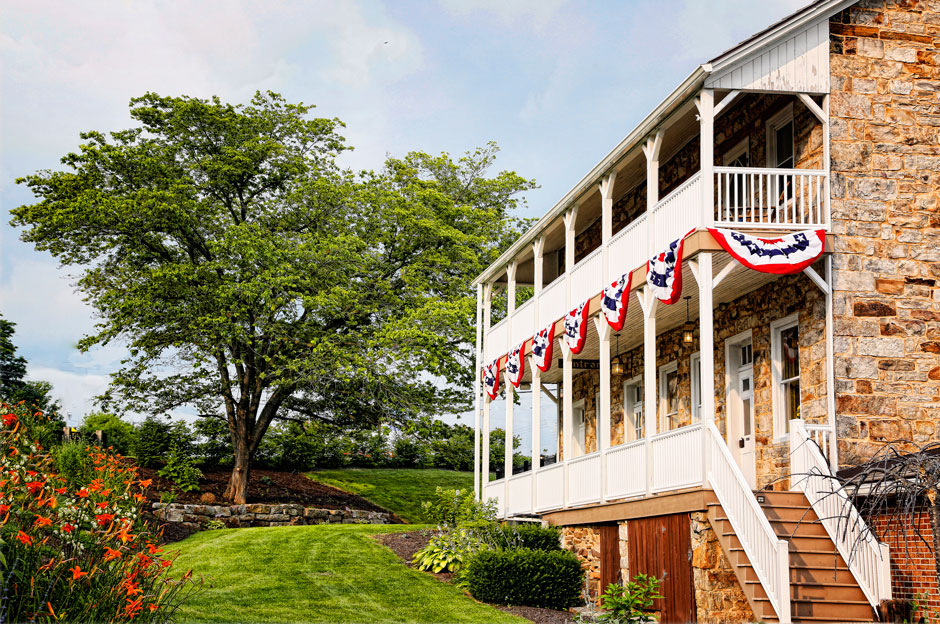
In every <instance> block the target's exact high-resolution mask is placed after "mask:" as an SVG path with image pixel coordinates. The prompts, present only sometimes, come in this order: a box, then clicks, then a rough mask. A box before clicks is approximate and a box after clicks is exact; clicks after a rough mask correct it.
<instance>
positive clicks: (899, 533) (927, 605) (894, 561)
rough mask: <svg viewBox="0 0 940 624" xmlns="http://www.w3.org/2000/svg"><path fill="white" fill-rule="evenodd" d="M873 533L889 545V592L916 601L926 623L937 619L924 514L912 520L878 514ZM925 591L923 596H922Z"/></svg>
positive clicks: (938, 595) (939, 592) (939, 590)
mask: <svg viewBox="0 0 940 624" xmlns="http://www.w3.org/2000/svg"><path fill="white" fill-rule="evenodd" d="M875 530H876V533H877V534H878V535H880V536H883V537H882V541H884V542H886V543H887V544H888V545H889V546H890V547H891V591H892V593H893V597H894V599H895V600H915V599H916V600H918V601H919V602H920V603H921V605H923V608H922V611H921V614H920V615H923V616H925V617H926V618H927V621H928V622H940V583H938V582H937V569H936V560H935V559H934V552H933V544H932V539H933V537H932V536H933V532H932V531H931V528H930V518H929V517H928V515H927V514H926V513H920V514H917V516H916V519H915V521H914V522H904V523H898V522H893V521H892V522H889V518H888V517H882V518H880V519H879V521H878V522H877V523H876V525H875ZM924 594H926V596H925V595H924Z"/></svg>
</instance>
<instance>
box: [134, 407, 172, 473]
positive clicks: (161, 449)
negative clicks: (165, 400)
mask: <svg viewBox="0 0 940 624" xmlns="http://www.w3.org/2000/svg"><path fill="white" fill-rule="evenodd" d="M133 451H134V456H135V457H136V458H137V465H139V466H144V467H146V468H155V467H157V466H159V465H160V464H162V463H163V461H164V460H165V459H166V456H167V453H169V451H170V425H169V423H166V422H164V421H162V420H159V419H158V418H156V417H154V416H147V418H146V419H145V420H144V421H143V422H142V423H139V424H138V425H137V435H136V436H135V439H134V447H133Z"/></svg>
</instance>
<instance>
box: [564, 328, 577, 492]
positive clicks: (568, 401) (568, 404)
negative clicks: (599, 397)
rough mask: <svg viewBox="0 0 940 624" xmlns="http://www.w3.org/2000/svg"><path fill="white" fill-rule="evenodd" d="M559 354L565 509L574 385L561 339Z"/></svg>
mask: <svg viewBox="0 0 940 624" xmlns="http://www.w3.org/2000/svg"><path fill="white" fill-rule="evenodd" d="M561 353H562V356H563V358H564V359H563V367H562V391H563V393H564V395H563V399H562V402H561V405H562V418H561V430H562V435H561V443H562V446H561V454H562V457H563V458H564V467H565V468H564V471H565V475H564V476H565V507H567V506H568V494H569V492H570V488H569V487H568V463H569V462H570V461H571V459H572V457H571V454H572V453H573V452H574V400H573V396H572V395H573V393H572V391H571V390H572V386H573V385H574V374H573V372H572V364H571V360H572V356H573V354H572V353H571V348H570V347H568V343H567V342H565V341H564V339H562V341H561Z"/></svg>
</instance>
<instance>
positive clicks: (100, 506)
mask: <svg viewBox="0 0 940 624" xmlns="http://www.w3.org/2000/svg"><path fill="white" fill-rule="evenodd" d="M95 505H96V506H97V507H98V509H107V508H108V501H102V502H100V503H95Z"/></svg>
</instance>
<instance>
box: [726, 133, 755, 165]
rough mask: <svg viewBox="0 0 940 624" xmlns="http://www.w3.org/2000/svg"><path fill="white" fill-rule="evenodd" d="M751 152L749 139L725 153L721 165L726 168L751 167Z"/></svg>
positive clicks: (745, 138)
mask: <svg viewBox="0 0 940 624" xmlns="http://www.w3.org/2000/svg"><path fill="white" fill-rule="evenodd" d="M750 152H751V150H750V145H749V142H748V140H747V137H744V139H743V140H742V141H741V142H739V143H738V144H737V145H735V146H734V147H732V148H731V149H730V150H728V151H727V152H725V155H724V156H722V158H721V164H722V165H724V166H725V167H750V166H751V153H750Z"/></svg>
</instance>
